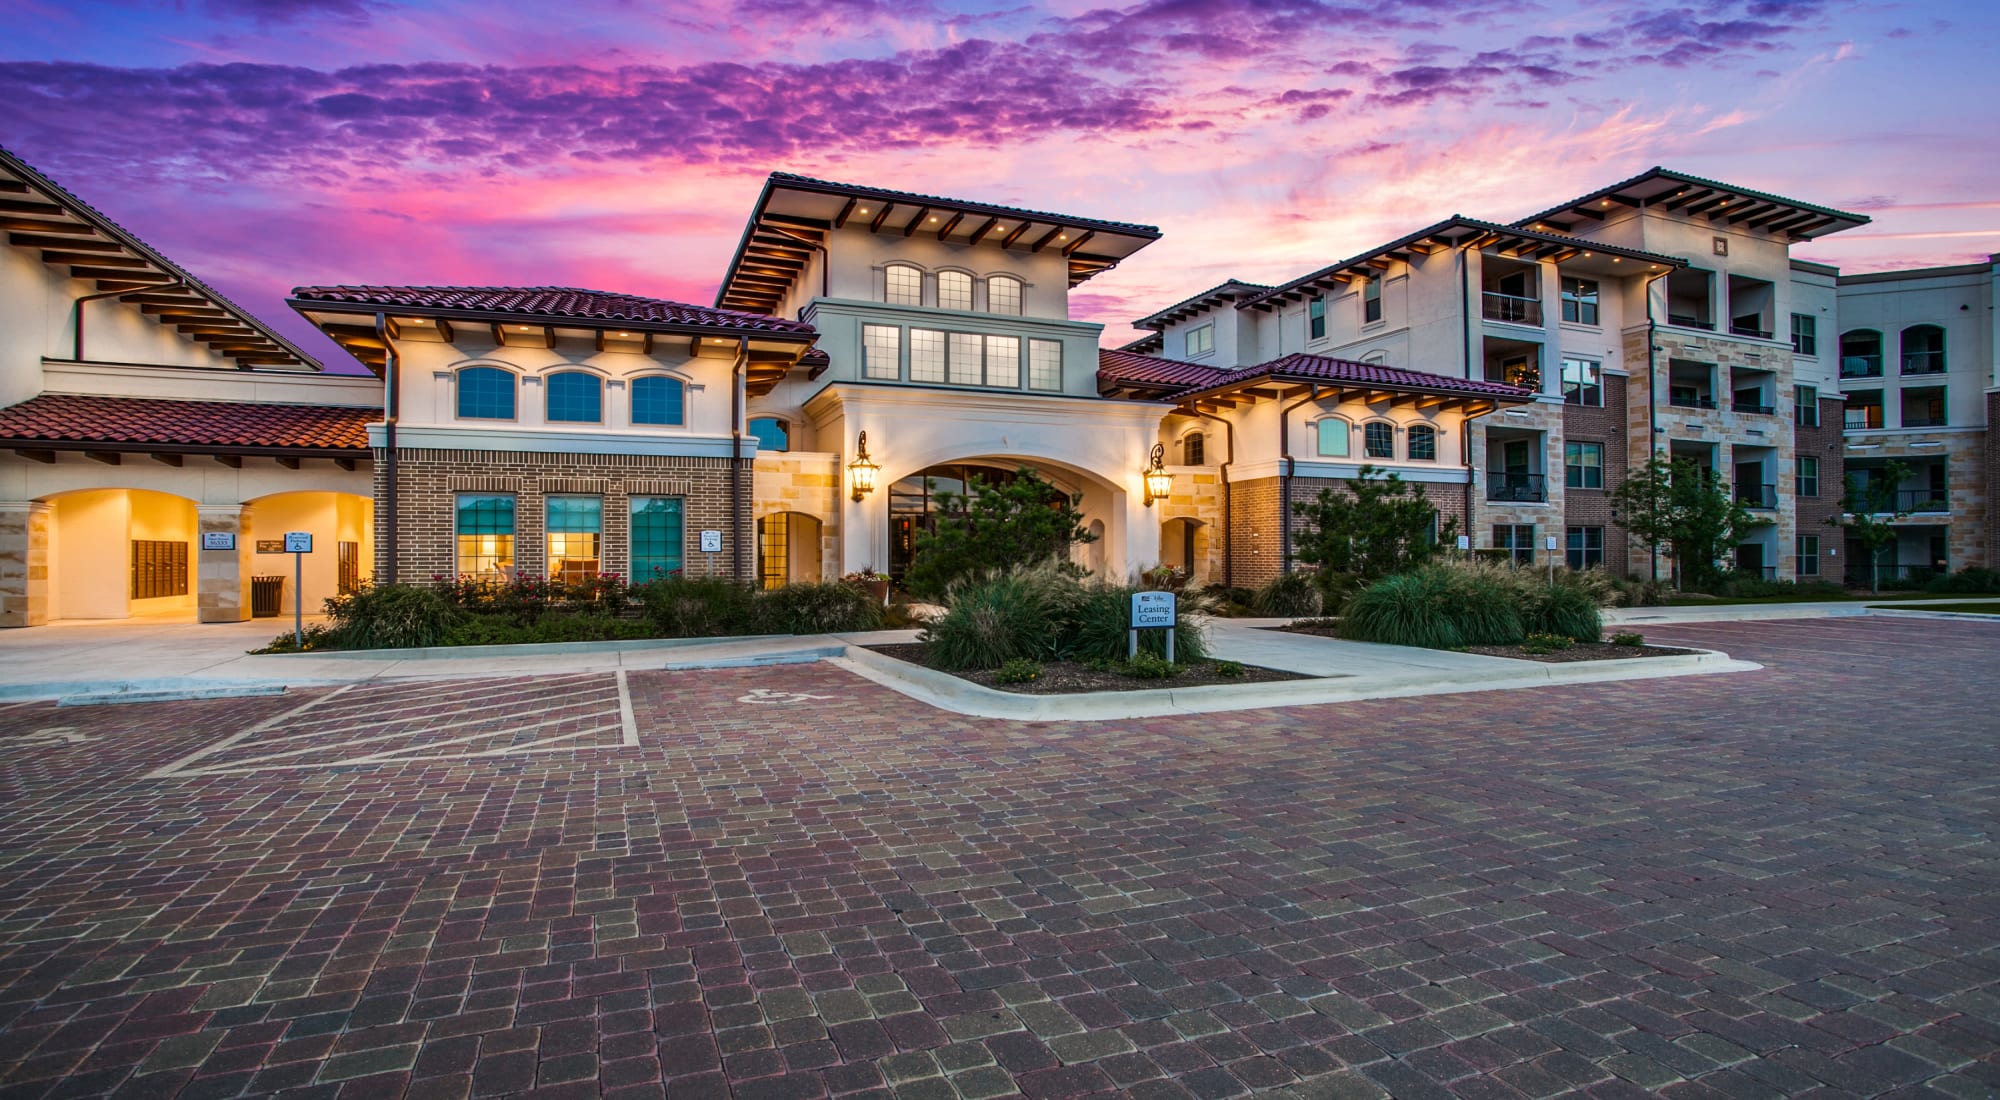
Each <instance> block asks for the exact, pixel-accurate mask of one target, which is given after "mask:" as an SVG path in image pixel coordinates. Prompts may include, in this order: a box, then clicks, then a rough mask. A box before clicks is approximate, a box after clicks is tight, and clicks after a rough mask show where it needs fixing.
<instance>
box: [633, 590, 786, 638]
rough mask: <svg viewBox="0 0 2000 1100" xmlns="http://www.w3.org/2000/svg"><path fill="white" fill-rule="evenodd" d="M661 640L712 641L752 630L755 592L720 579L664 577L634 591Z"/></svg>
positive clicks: (753, 626) (753, 628) (753, 627)
mask: <svg viewBox="0 0 2000 1100" xmlns="http://www.w3.org/2000/svg"><path fill="white" fill-rule="evenodd" d="M632 591H633V595H635V596H636V597H637V598H638V600H639V604H640V606H641V607H643V608H645V611H646V619H647V620H648V621H649V622H651V623H652V624H653V627H654V629H656V630H658V631H659V632H660V636H661V637H663V638H712V637H718V636H721V635H729V634H749V633H751V632H752V631H753V630H755V625H754V621H755V611H756V606H755V604H756V595H757V592H756V589H753V588H751V587H750V586H749V585H747V584H740V583H738V582H736V581H733V580H728V579H726V578H723V577H667V578H664V579H662V580H657V581H648V582H646V583H645V584H642V585H638V586H636V587H635V588H634V589H633V590H632Z"/></svg>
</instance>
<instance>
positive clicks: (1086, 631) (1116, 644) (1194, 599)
mask: <svg viewBox="0 0 2000 1100" xmlns="http://www.w3.org/2000/svg"><path fill="white" fill-rule="evenodd" d="M1141 591H1146V589H1145V588H1143V587H1141V586H1136V585H1116V584H1103V585H1088V586H1083V587H1081V588H1080V589H1079V591H1078V597H1077V599H1076V601H1075V602H1074V603H1073V604H1072V605H1071V608H1072V613H1071V615H1070V617H1069V619H1068V621H1066V622H1065V623H1064V624H1063V638H1062V646H1061V649H1062V652H1063V654H1064V656H1066V657H1068V658H1070V659H1071V660H1075V661H1122V660H1124V659H1125V655H1126V653H1127V651H1128V650H1129V649H1130V644H1131V643H1130V637H1131V635H1130V631H1131V629H1132V594H1133V593H1135V592H1141ZM1213 604H1214V601H1213V600H1212V599H1210V598H1209V597H1206V596H1202V595H1199V594H1197V593H1191V592H1184V593H1181V594H1180V595H1179V597H1178V598H1177V599H1176V600H1175V601H1174V610H1175V615H1174V660H1176V661H1178V662H1180V663H1182V664H1187V663H1190V662H1194V661H1200V660H1205V659H1207V657H1208V638H1207V636H1206V635H1205V633H1204V632H1203V630H1202V627H1201V618H1200V617H1201V616H1204V615H1206V614H1208V612H1209V608H1210V607H1212V606H1213ZM1139 652H1140V653H1141V654H1149V653H1150V654H1152V655H1154V656H1157V657H1159V658H1160V659H1161V660H1165V659H1166V655H1167V636H1166V631H1164V630H1158V629H1152V630H1142V631H1140V632H1139Z"/></svg>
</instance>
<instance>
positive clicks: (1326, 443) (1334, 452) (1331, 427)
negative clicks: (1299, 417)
mask: <svg viewBox="0 0 2000 1100" xmlns="http://www.w3.org/2000/svg"><path fill="white" fill-rule="evenodd" d="M1313 430H1314V434H1315V435H1316V436H1317V437H1318V443H1319V448H1318V449H1319V453H1320V457H1321V458H1346V457H1347V432H1348V428H1347V421H1345V420H1340V419H1337V418H1334V417H1328V418H1327V419H1325V420H1322V421H1320V422H1319V423H1317V424H1315V425H1314V426H1313Z"/></svg>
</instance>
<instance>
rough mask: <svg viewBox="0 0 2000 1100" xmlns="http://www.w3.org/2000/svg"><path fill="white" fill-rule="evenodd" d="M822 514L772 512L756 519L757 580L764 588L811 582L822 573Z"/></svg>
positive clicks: (822, 576) (824, 578)
mask: <svg viewBox="0 0 2000 1100" xmlns="http://www.w3.org/2000/svg"><path fill="white" fill-rule="evenodd" d="M820 549H821V548H820V521H819V517H817V516H812V515H808V514H806V513H804V512H771V513H768V514H766V515H764V516H763V517H761V518H759V519H758V520H757V580H758V583H759V584H761V585H763V586H764V587H765V588H777V587H780V586H782V585H787V584H809V583H815V582H818V581H821V580H826V579H829V578H827V577H825V576H824V575H823V570H822V565H821V562H822V555H821V553H820Z"/></svg>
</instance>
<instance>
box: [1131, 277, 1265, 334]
mask: <svg viewBox="0 0 2000 1100" xmlns="http://www.w3.org/2000/svg"><path fill="white" fill-rule="evenodd" d="M1270 289H1271V288H1270V287H1269V286H1266V285H1264V284H1262V283H1246V282H1244V281H1243V280H1241V279H1229V280H1226V281H1224V282H1222V283H1220V284H1218V285H1216V286H1212V287H1209V288H1208V289H1207V290H1204V291H1202V292H1201V293H1200V294H1196V295H1194V296H1192V297H1189V298H1184V299H1182V300H1180V301H1178V302H1175V303H1174V304H1173V305H1170V306H1168V307H1167V308H1165V309H1163V310H1160V311H1158V312H1157V313H1152V314H1149V315H1147V316H1145V317H1141V318H1139V319H1138V320H1136V321H1134V322H1132V327H1133V328H1150V329H1155V330H1158V329H1163V328H1166V327H1167V326H1168V325H1171V324H1173V323H1174V322H1176V321H1184V320H1187V319H1188V318H1190V317H1194V316H1197V315H1198V314H1201V313H1205V312H1207V311H1208V310H1211V309H1214V308H1215V307H1217V306H1221V305H1228V304H1229V303H1232V302H1235V301H1238V300H1241V299H1244V298H1254V297H1256V296H1257V295H1259V294H1263V293H1265V292H1266V291H1269V290H1270Z"/></svg>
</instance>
